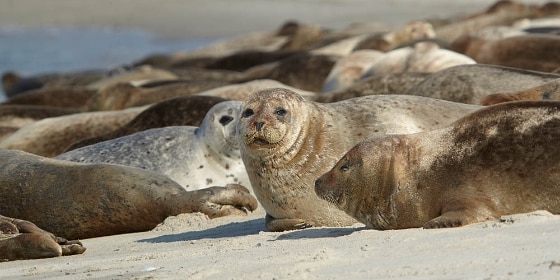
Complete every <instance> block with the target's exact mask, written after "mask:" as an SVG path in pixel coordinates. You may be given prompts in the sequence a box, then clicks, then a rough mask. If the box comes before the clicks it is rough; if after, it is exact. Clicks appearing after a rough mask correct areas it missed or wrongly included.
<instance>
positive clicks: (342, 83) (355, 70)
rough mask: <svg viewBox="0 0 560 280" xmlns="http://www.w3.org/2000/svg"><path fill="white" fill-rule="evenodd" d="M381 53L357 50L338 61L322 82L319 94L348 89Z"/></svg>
mask: <svg viewBox="0 0 560 280" xmlns="http://www.w3.org/2000/svg"><path fill="white" fill-rule="evenodd" d="M383 55H384V53H383V52H380V51H376V50H357V51H354V52H352V53H350V54H349V55H347V56H345V57H343V58H341V59H339V60H338V61H337V62H336V63H335V64H334V66H333V68H332V69H331V71H330V72H329V75H328V76H327V78H326V79H325V81H324V82H323V88H322V89H321V92H332V91H337V90H343V89H345V88H348V87H350V86H351V85H352V84H354V83H355V82H356V81H357V80H359V79H360V77H361V76H362V74H363V73H364V72H365V70H366V69H369V68H370V67H371V65H372V64H373V63H375V61H376V59H378V58H380V57H382V56H383Z"/></svg>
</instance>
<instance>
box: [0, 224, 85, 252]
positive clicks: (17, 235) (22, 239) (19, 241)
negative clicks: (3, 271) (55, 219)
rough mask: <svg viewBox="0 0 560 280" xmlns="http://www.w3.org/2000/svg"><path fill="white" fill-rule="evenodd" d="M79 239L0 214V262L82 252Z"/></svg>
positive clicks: (82, 248) (83, 249)
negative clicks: (67, 237)
mask: <svg viewBox="0 0 560 280" xmlns="http://www.w3.org/2000/svg"><path fill="white" fill-rule="evenodd" d="M85 251H86V248H85V247H84V246H83V245H82V243H81V242H80V241H78V240H71V241H69V240H67V239H65V238H62V237H58V236H54V234H52V233H50V232H48V231H45V230H43V229H41V228H39V227H38V226H36V225H35V224H33V223H32V222H29V221H25V220H20V219H14V218H10V217H5V216H2V215H0V262H2V261H14V260H29V259H41V258H52V257H59V256H63V255H64V256H67V255H76V254H82V253H84V252H85Z"/></svg>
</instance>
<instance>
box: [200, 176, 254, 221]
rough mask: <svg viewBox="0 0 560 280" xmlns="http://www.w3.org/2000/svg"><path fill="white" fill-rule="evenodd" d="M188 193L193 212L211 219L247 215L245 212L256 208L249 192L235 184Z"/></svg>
mask: <svg viewBox="0 0 560 280" xmlns="http://www.w3.org/2000/svg"><path fill="white" fill-rule="evenodd" d="M190 193H191V195H192V197H191V198H190V199H191V200H192V201H193V203H192V204H193V205H196V206H195V207H194V209H193V212H202V213H204V214H206V215H208V217H210V218H211V219H212V218H218V217H223V216H228V215H247V211H253V210H255V209H257V207H258V202H257V199H256V198H255V197H253V196H252V195H251V193H250V192H249V190H248V189H247V188H245V187H243V186H241V185H237V184H228V185H226V186H225V187H210V188H205V189H201V190H196V191H192V192H190Z"/></svg>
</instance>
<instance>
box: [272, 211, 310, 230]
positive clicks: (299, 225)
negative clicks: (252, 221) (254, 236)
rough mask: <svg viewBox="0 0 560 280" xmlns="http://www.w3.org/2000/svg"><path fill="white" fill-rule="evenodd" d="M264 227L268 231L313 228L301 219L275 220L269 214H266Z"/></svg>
mask: <svg viewBox="0 0 560 280" xmlns="http://www.w3.org/2000/svg"><path fill="white" fill-rule="evenodd" d="M265 225H266V229H267V230H269V231H286V230H295V229H304V228H309V227H312V226H313V225H312V224H310V223H308V222H306V221H304V220H302V219H276V218H274V217H272V216H270V215H269V214H266V217H265Z"/></svg>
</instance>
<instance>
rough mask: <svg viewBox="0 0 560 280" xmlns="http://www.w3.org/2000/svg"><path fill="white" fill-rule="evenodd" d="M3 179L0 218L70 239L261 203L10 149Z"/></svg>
mask: <svg viewBox="0 0 560 280" xmlns="http://www.w3.org/2000/svg"><path fill="white" fill-rule="evenodd" d="M0 181H1V182H2V184H1V186H0V188H1V192H2V196H1V197H0V213H2V214H3V215H6V216H8V217H18V218H19V219H24V220H28V221H33V223H34V224H36V225H37V226H38V227H40V228H42V229H44V230H46V231H48V232H51V233H53V234H54V235H56V236H64V237H66V238H68V239H83V238H92V237H98V236H107V235H115V234H122V233H130V232H139V231H146V230H151V229H153V228H154V227H155V226H156V225H158V224H159V223H161V222H163V221H164V220H165V218H167V217H169V216H173V215H178V214H181V213H192V212H202V213H204V214H206V215H208V216H209V217H210V218H216V217H221V216H226V215H245V214H246V211H247V210H249V211H252V210H254V209H256V207H257V205H258V204H257V201H256V199H255V198H254V197H253V196H252V195H251V194H250V193H249V191H248V190H247V188H245V187H243V186H241V185H226V186H225V187H210V188H206V189H202V190H196V191H190V192H188V191H186V190H185V189H184V188H183V187H181V186H180V185H179V184H177V183H175V182H174V181H173V180H171V179H169V178H168V177H167V176H165V175H161V174H158V173H155V172H151V171H148V170H143V169H140V168H134V167H129V166H123V165H116V164H80V163H75V162H69V161H63V160H55V159H51V158H45V157H40V156H36V155H32V154H29V153H26V152H22V151H15V150H0Z"/></svg>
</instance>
